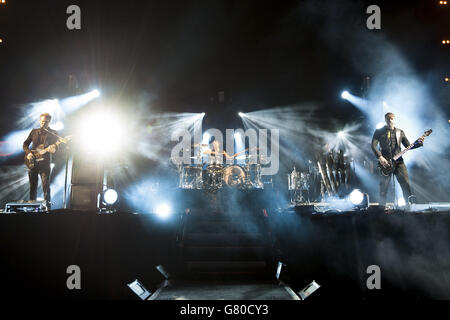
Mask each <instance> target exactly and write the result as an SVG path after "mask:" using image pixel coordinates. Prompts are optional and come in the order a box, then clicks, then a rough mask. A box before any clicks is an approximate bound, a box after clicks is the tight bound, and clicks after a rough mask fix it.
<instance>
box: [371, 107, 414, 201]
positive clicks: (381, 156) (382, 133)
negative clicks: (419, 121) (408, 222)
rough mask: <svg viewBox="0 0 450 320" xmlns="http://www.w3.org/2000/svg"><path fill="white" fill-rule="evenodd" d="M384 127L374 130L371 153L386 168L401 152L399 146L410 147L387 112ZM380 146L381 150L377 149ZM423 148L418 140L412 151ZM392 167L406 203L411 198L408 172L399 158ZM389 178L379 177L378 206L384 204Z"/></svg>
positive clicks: (391, 115)
mask: <svg viewBox="0 0 450 320" xmlns="http://www.w3.org/2000/svg"><path fill="white" fill-rule="evenodd" d="M384 120H385V121H386V126H384V127H383V128H381V129H377V130H375V133H374V134H373V138H372V151H373V152H374V154H375V156H376V157H377V158H378V161H379V163H380V165H381V166H387V165H390V164H391V159H392V158H393V157H394V155H396V154H397V153H399V152H401V144H403V146H405V147H408V146H409V145H410V143H409V141H408V139H407V138H406V136H405V133H404V132H403V130H401V129H398V128H395V126H394V120H395V115H394V114H393V113H392V112H388V113H386V114H385V115H384ZM378 144H380V148H381V150H379V149H378ZM421 146H423V138H419V140H418V141H417V143H416V145H414V147H413V148H412V149H415V148H418V147H421ZM392 165H393V174H394V175H395V176H396V178H397V181H398V183H399V184H400V186H401V188H402V192H403V198H404V199H405V201H408V199H409V197H410V196H411V188H410V186H409V178H408V170H407V169H406V166H405V164H404V162H403V158H399V159H398V160H397V161H395V163H393V164H392ZM389 180H390V175H389V176H383V175H381V177H380V205H383V206H384V205H385V204H386V194H387V191H388V188H389Z"/></svg>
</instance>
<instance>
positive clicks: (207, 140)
mask: <svg viewBox="0 0 450 320" xmlns="http://www.w3.org/2000/svg"><path fill="white" fill-rule="evenodd" d="M209 138H211V136H210V135H209V133H205V134H204V135H203V143H205V144H206V143H208V142H209Z"/></svg>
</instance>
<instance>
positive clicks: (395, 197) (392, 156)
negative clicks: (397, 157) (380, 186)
mask: <svg viewBox="0 0 450 320" xmlns="http://www.w3.org/2000/svg"><path fill="white" fill-rule="evenodd" d="M394 129H395V128H394ZM388 130H390V129H389V127H388ZM394 134H395V130H394ZM389 136H390V135H389ZM395 139H396V141H397V137H395ZM391 141H392V138H389V141H388V142H389V151H390V153H391V159H390V161H391V168H392V172H391V177H392V187H393V188H394V209H397V207H398V203H397V195H396V193H395V179H394V171H395V168H394V154H393V153H392V146H391ZM389 179H390V178H389ZM386 196H387V195H386Z"/></svg>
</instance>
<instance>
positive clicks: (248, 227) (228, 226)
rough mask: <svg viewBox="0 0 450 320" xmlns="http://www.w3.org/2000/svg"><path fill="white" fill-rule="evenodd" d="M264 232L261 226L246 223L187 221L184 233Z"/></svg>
mask: <svg viewBox="0 0 450 320" xmlns="http://www.w3.org/2000/svg"><path fill="white" fill-rule="evenodd" d="M261 231H264V228H263V226H261V225H258V224H255V223H248V222H223V221H220V222H210V221H198V222H195V223H193V222H191V221H188V223H187V227H186V232H188V233H207V232H209V233H258V232H261Z"/></svg>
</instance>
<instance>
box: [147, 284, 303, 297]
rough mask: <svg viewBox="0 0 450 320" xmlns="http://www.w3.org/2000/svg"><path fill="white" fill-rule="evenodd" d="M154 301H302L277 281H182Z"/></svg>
mask: <svg viewBox="0 0 450 320" xmlns="http://www.w3.org/2000/svg"><path fill="white" fill-rule="evenodd" d="M150 299H152V300H300V298H299V296H298V295H297V294H296V293H295V292H294V291H292V289H291V288H290V287H289V286H287V285H282V284H278V283H277V282H276V281H258V282H255V281H253V282H251V281H240V282H236V281H217V280H216V281H214V280H212V281H180V282H177V283H175V284H174V285H173V286H169V287H166V288H163V289H162V290H161V291H158V292H157V293H155V294H154V295H153V296H151V297H150Z"/></svg>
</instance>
